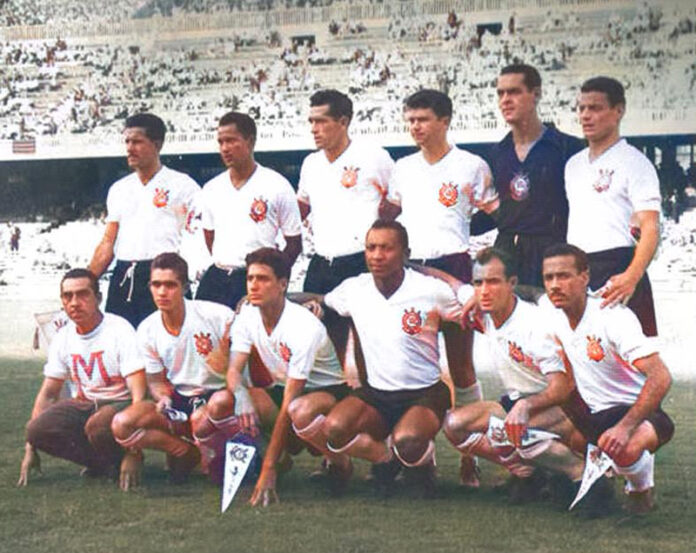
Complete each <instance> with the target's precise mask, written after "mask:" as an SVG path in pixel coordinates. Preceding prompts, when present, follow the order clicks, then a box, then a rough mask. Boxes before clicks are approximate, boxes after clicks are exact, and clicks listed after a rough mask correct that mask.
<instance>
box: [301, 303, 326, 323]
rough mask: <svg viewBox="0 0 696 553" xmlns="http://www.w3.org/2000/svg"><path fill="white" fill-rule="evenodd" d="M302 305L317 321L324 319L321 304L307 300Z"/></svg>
mask: <svg viewBox="0 0 696 553" xmlns="http://www.w3.org/2000/svg"><path fill="white" fill-rule="evenodd" d="M302 305H303V306H304V307H306V308H307V309H309V310H310V311H311V312H312V314H313V315H314V316H315V317H316V318H317V319H322V318H323V317H324V310H323V309H322V308H321V303H319V302H318V301H317V300H309V301H307V302H305V303H303V304H302Z"/></svg>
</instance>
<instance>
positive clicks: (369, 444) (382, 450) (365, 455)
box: [326, 432, 394, 463]
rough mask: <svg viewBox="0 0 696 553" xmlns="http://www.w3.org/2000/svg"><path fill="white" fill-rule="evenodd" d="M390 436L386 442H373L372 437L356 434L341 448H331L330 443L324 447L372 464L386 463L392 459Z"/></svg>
mask: <svg viewBox="0 0 696 553" xmlns="http://www.w3.org/2000/svg"><path fill="white" fill-rule="evenodd" d="M390 438H391V436H389V437H388V438H387V440H386V441H379V440H375V439H374V438H373V437H372V436H370V435H369V434H365V433H362V432H361V433H360V434H356V436H355V437H354V438H353V439H352V440H350V441H349V442H348V443H347V444H346V445H344V446H343V447H338V448H337V447H333V446H332V445H331V444H330V443H328V442H327V443H326V447H327V448H328V449H329V451H332V452H333V453H345V454H347V455H350V456H351V457H360V458H361V459H367V460H368V461H370V462H372V463H386V462H388V461H391V460H392V459H393V458H394V452H393V449H392V446H391V439H390Z"/></svg>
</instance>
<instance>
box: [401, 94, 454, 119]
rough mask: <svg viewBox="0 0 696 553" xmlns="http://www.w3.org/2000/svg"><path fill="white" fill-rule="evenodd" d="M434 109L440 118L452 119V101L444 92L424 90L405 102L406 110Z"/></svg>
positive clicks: (412, 95)
mask: <svg viewBox="0 0 696 553" xmlns="http://www.w3.org/2000/svg"><path fill="white" fill-rule="evenodd" d="M428 108H430V109H432V110H433V113H435V115H437V116H438V117H439V118H442V117H449V118H451V117H452V100H450V97H449V96H447V94H445V93H444V92H440V91H439V90H434V89H432V88H424V89H423V90H419V91H418V92H414V93H413V94H411V95H410V96H409V97H408V98H406V100H404V109H428Z"/></svg>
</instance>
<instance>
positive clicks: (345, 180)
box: [341, 166, 360, 188]
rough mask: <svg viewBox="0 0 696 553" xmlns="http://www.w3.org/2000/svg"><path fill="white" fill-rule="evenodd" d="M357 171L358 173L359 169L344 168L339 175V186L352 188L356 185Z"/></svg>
mask: <svg viewBox="0 0 696 553" xmlns="http://www.w3.org/2000/svg"><path fill="white" fill-rule="evenodd" d="M358 171H360V167H353V166H350V167H344V168H343V174H342V175H341V185H342V186H343V187H344V188H353V187H354V186H355V185H356V184H358Z"/></svg>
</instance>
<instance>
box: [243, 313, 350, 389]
mask: <svg viewBox="0 0 696 553" xmlns="http://www.w3.org/2000/svg"><path fill="white" fill-rule="evenodd" d="M252 346H254V347H255V348H256V350H257V351H258V353H259V356H260V357H261V360H262V361H263V363H264V365H265V366H266V368H267V369H268V371H269V372H270V376H271V377H272V379H273V380H274V381H275V383H277V384H285V382H286V380H287V379H288V378H293V379H296V380H306V381H307V383H306V387H307V388H308V389H312V388H321V387H325V386H335V385H337V384H343V383H344V382H345V378H344V377H343V371H342V370H341V364H340V362H339V361H338V357H336V351H335V350H334V347H333V343H332V342H331V339H330V338H329V336H328V334H327V332H326V328H325V327H324V325H323V324H322V323H321V321H320V320H319V319H317V318H316V317H315V316H314V315H313V314H312V313H310V311H309V310H308V309H306V308H305V307H302V306H301V305H298V304H296V303H293V302H291V301H290V300H285V307H284V308H283V313H282V314H281V315H280V319H278V322H277V323H276V325H275V327H274V328H273V331H272V332H271V333H270V334H268V333H267V332H266V329H265V327H264V325H263V320H262V319H261V310H260V309H259V308H258V307H256V306H253V305H245V306H244V307H243V308H242V310H241V312H240V313H239V317H237V320H236V321H235V323H234V327H233V328H232V351H238V352H241V353H249V352H251V347H252Z"/></svg>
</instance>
